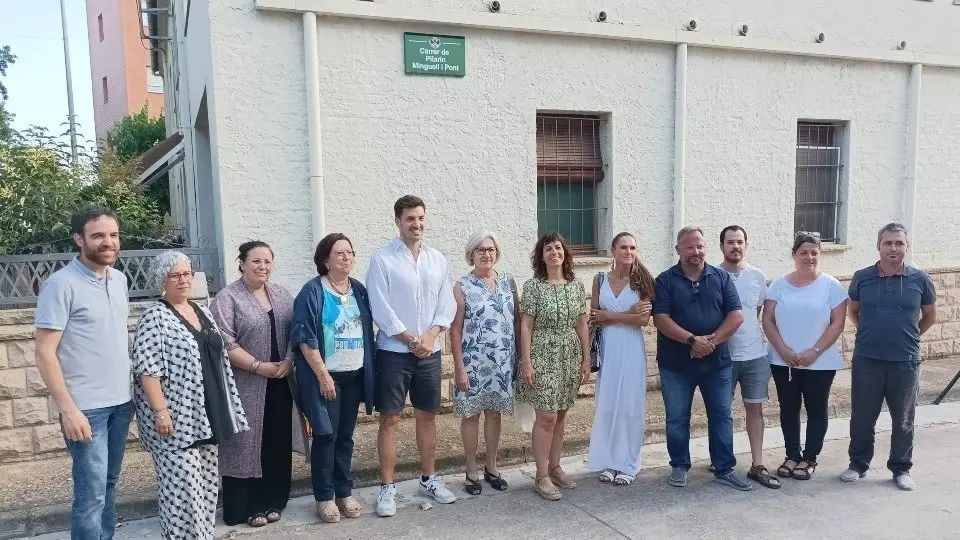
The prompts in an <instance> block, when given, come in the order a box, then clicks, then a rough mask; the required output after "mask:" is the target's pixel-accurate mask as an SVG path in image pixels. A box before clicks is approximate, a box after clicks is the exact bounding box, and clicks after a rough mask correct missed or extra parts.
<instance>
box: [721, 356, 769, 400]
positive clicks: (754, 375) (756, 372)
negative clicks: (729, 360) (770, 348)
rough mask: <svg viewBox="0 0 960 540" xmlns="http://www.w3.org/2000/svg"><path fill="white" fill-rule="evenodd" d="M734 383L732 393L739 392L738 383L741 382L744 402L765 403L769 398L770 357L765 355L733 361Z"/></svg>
mask: <svg viewBox="0 0 960 540" xmlns="http://www.w3.org/2000/svg"><path fill="white" fill-rule="evenodd" d="M732 380H733V385H732V387H731V388H730V393H731V394H736V393H737V383H738V382H739V383H740V394H741V395H742V396H743V402H744V403H765V402H766V401H767V399H769V397H770V395H769V391H768V388H769V386H770V359H769V358H768V357H767V356H766V355H764V356H761V357H760V358H755V359H753V360H746V361H744V362H733V378H732Z"/></svg>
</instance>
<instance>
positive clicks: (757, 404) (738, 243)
mask: <svg viewBox="0 0 960 540" xmlns="http://www.w3.org/2000/svg"><path fill="white" fill-rule="evenodd" d="M720 249H721V251H723V262H722V263H721V264H720V268H722V269H724V270H726V271H727V272H728V273H729V274H730V277H731V278H732V279H733V284H734V285H735V286H736V288H737V293H738V294H739V295H740V303H741V304H742V305H743V324H741V325H740V328H738V329H737V331H736V332H735V333H734V334H733V336H731V337H730V341H729V342H728V345H727V346H728V347H729V350H730V358H731V360H733V377H732V381H733V385H732V387H731V389H730V392H731V393H733V394H735V393H736V390H737V383H740V394H741V396H742V397H743V407H744V409H746V411H747V437H748V438H749V439H750V453H751V455H752V456H753V463H752V464H751V467H750V472H749V473H747V478H750V479H751V480H754V481H756V482H757V483H759V484H760V485H762V486H766V487H768V488H771V489H779V488H780V480H778V479H777V477H776V476H773V475H771V474H770V473H769V472H768V471H767V468H766V467H764V466H763V404H764V403H765V402H766V401H767V399H768V398H769V393H768V387H769V385H770V360H769V358H767V348H766V345H765V344H764V341H763V332H762V331H761V329H760V320H759V317H760V310H761V308H762V307H763V301H764V300H765V299H766V297H767V277H766V276H765V275H764V274H763V272H762V271H760V269H758V268H756V267H754V266H751V265H749V264H747V231H746V230H745V229H744V228H743V227H741V226H739V225H730V226H728V227H726V228H724V229H723V230H722V231H720Z"/></svg>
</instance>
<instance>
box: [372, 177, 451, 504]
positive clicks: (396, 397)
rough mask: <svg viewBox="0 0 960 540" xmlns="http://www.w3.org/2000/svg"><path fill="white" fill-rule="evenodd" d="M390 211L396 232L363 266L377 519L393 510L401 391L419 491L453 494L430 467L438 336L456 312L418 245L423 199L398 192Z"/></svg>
mask: <svg viewBox="0 0 960 540" xmlns="http://www.w3.org/2000/svg"><path fill="white" fill-rule="evenodd" d="M393 212H394V216H395V218H396V219H395V221H396V225H397V229H398V230H399V232H400V236H399V237H398V238H394V239H393V240H391V241H390V243H389V244H387V246H386V247H384V248H381V249H379V250H377V252H376V253H374V254H373V257H372V258H371V259H370V268H369V269H368V271H367V291H368V292H369V294H370V309H371V311H372V312H373V320H374V322H376V323H377V327H378V328H379V332H378V333H377V359H376V366H377V381H376V396H375V397H374V399H375V403H376V408H377V411H379V413H380V431H379V433H378V436H377V450H378V452H379V456H380V482H381V485H380V495H379V497H378V498H377V514H378V515H380V516H383V517H387V516H392V515H394V514H396V512H397V505H396V501H395V494H396V490H395V488H394V485H393V470H394V466H395V464H396V460H397V444H396V442H397V424H398V423H399V421H400V413H401V412H402V411H403V407H404V404H405V402H406V397H407V393H409V394H410V403H411V404H413V408H414V410H415V414H416V425H417V450H419V451H420V467H421V470H422V476H421V478H420V492H421V493H423V494H425V495H429V496H430V497H433V499H434V500H436V501H437V502H439V503H445V504H446V503H452V502H454V501H456V500H457V497H456V495H454V494H453V493H452V492H451V491H450V490H449V489H447V487H446V486H445V485H444V484H443V480H442V479H441V478H440V477H439V476H437V475H436V474H435V470H434V458H435V457H436V447H437V425H436V414H437V411H439V410H440V376H441V367H440V348H441V344H440V338H439V336H440V333H441V332H444V331H446V330H447V329H448V328H449V327H450V324H451V323H452V322H453V317H454V315H455V314H456V310H457V306H456V301H455V300H454V297H453V287H452V285H451V283H450V279H449V277H448V271H447V260H446V259H445V258H444V256H443V254H442V253H440V252H439V251H438V250H436V249H433V248H431V247H428V246H425V245H423V234H424V231H425V230H426V228H427V215H426V204H425V203H424V202H423V199H421V198H419V197H415V196H413V195H404V196H403V197H400V198H399V199H398V200H397V202H396V203H394V205H393Z"/></svg>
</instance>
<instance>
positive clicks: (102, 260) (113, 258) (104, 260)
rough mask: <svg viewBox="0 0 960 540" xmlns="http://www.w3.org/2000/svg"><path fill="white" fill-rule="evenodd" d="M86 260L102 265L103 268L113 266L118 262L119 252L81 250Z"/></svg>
mask: <svg viewBox="0 0 960 540" xmlns="http://www.w3.org/2000/svg"><path fill="white" fill-rule="evenodd" d="M81 251H82V252H83V256H84V258H86V259H87V260H88V261H91V262H94V263H97V264H102V265H103V266H111V265H112V264H113V263H115V262H117V256H118V251H112V250H108V251H100V250H98V249H87V248H81Z"/></svg>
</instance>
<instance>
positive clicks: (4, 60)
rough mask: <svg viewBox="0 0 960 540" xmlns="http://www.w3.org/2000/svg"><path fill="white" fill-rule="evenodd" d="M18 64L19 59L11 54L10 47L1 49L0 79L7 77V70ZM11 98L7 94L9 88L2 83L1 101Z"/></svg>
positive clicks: (0, 90) (0, 86)
mask: <svg viewBox="0 0 960 540" xmlns="http://www.w3.org/2000/svg"><path fill="white" fill-rule="evenodd" d="M16 63H17V57H16V56H14V55H13V53H11V52H10V46H9V45H4V46H3V47H0V77H6V76H7V68H8V67H10V66H12V65H13V64H16ZM8 97H10V96H9V94H8V93H7V86H6V85H5V84H3V81H0V101H6V100H7V98H8Z"/></svg>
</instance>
